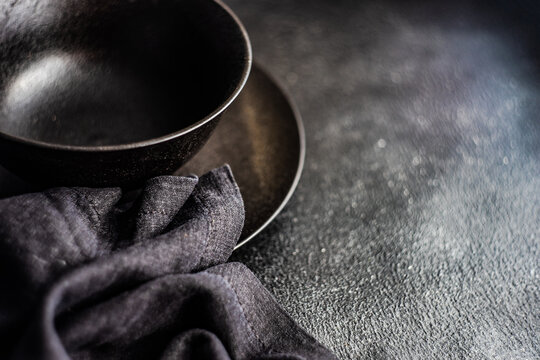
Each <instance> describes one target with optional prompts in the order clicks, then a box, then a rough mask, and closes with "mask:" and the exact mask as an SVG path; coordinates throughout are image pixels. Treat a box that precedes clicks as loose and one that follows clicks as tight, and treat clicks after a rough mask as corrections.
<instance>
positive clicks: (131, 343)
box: [0, 167, 334, 359]
mask: <svg viewBox="0 0 540 360" xmlns="http://www.w3.org/2000/svg"><path fill="white" fill-rule="evenodd" d="M132 198H133V196H132ZM243 221H244V209H243V203H242V199H241V196H240V192H239V190H238V187H237V185H236V183H235V182H234V179H233V176H232V174H231V171H230V169H229V168H228V167H222V168H220V169H217V170H214V171H212V172H210V173H208V174H206V175H204V176H203V177H201V178H200V179H198V178H196V177H176V176H163V177H157V178H154V179H151V180H149V181H148V182H147V184H146V185H145V187H144V189H143V190H142V191H140V193H138V194H136V196H135V197H134V198H133V199H132V200H131V201H129V200H127V199H126V195H125V194H124V195H123V194H122V191H121V189H119V188H107V189H89V188H56V189H50V190H47V191H44V192H41V193H33V194H25V195H20V196H16V197H11V198H7V199H3V200H0V294H1V296H0V338H1V339H3V342H4V345H3V346H1V347H0V358H2V359H5V358H13V359H231V358H232V359H254V358H257V359H334V356H333V355H332V354H331V353H330V352H329V351H328V350H326V349H325V348H323V347H322V346H321V345H320V344H318V343H317V342H316V341H315V340H314V339H313V338H312V337H311V336H309V335H308V334H306V333H305V332H304V331H303V330H302V329H300V328H299V327H298V326H297V325H296V324H295V323H294V322H293V321H292V320H291V318H290V317H289V316H288V315H287V314H286V313H285V312H284V311H283V310H282V309H281V308H280V307H279V306H278V304H277V303H276V302H275V300H274V299H273V297H272V296H271V295H270V293H269V292H268V291H267V290H266V289H264V287H263V286H262V285H261V283H260V282H259V281H258V280H257V279H256V278H255V276H254V275H253V274H252V273H251V272H250V271H249V270H248V269H247V268H246V267H245V266H243V265H242V264H239V263H225V261H226V260H227V259H228V258H229V256H230V255H231V253H232V250H233V247H234V245H235V244H236V242H237V240H238V237H239V236H240V232H241V230H242V226H243Z"/></svg>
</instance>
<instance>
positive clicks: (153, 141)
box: [0, 0, 253, 152]
mask: <svg viewBox="0 0 540 360" xmlns="http://www.w3.org/2000/svg"><path fill="white" fill-rule="evenodd" d="M209 1H211V2H213V3H216V4H217V5H218V6H219V7H221V9H223V10H225V12H226V13H227V14H228V15H229V16H230V17H231V19H232V20H233V21H234V23H235V24H236V26H237V27H238V29H239V30H240V35H241V37H242V39H243V43H244V47H245V53H246V58H245V62H244V68H243V70H242V74H241V77H240V80H239V81H238V83H237V84H236V86H235V88H234V90H233V91H232V93H231V95H229V97H228V98H227V99H226V100H224V101H223V102H221V104H220V105H219V106H218V107H217V108H216V109H215V110H214V111H212V112H211V113H210V114H208V115H206V116H205V117H203V118H202V119H201V120H198V121H197V122H195V123H193V124H191V125H189V126H187V127H184V128H182V129H180V130H178V131H175V132H172V133H169V134H166V135H163V136H158V137H155V138H150V139H147V140H141V141H135V142H130V143H125V144H118V145H99V146H88V145H68V144H59V143H51V142H46V141H40V140H34V139H30V138H26V137H22V136H17V135H12V134H8V133H6V132H4V131H2V130H0V137H4V138H6V139H8V140H11V141H14V142H17V143H22V144H25V145H31V146H35V147H39V148H45V149H51V150H67V151H81V152H112V151H120V150H128V149H137V148H143V147H147V146H152V145H157V144H160V143H163V142H166V141H169V140H172V139H174V138H178V137H181V136H182V135H185V134H187V133H189V132H191V131H193V130H195V129H197V128H199V127H201V126H203V125H205V124H206V123H208V122H210V121H212V120H214V119H215V118H217V117H218V116H220V115H221V114H222V113H223V112H224V111H225V110H226V109H227V108H228V107H229V105H231V103H232V102H233V101H234V100H235V99H236V98H237V97H238V95H239V94H240V92H241V91H242V89H243V88H244V86H245V84H246V82H247V79H248V77H249V74H250V71H251V67H252V64H253V51H252V47H251V42H250V39H249V35H248V33H247V31H246V29H245V27H244V25H243V24H242V22H241V21H240V19H239V18H238V16H237V15H236V14H235V13H234V12H233V11H232V10H231V8H229V6H227V5H226V4H225V3H223V2H222V1H221V0H209Z"/></svg>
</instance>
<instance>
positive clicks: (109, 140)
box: [0, 0, 248, 146]
mask: <svg viewBox="0 0 540 360" xmlns="http://www.w3.org/2000/svg"><path fill="white" fill-rule="evenodd" d="M9 13H10V14H9V18H8V19H7V20H8V21H7V24H8V25H7V29H6V31H4V32H3V33H2V34H3V35H1V38H0V101H1V102H0V132H4V133H6V134H9V135H12V136H16V137H21V138H25V139H31V140H37V141H41V142H46V143H53V144H63V145H76V146H102V145H119V144H127V143H133V142H138V141H144V140H147V139H152V138H156V137H160V136H164V135H167V134H170V133H174V132H177V131H179V130H182V129H183V128H185V127H187V126H189V125H192V124H194V123H196V122H197V121H199V120H201V119H203V118H204V117H205V116H207V115H209V114H210V113H212V112H213V111H215V110H216V109H218V108H219V107H220V105H221V104H222V103H223V102H224V101H226V100H227V99H228V98H229V97H230V96H231V95H232V94H233V92H234V91H235V89H236V88H237V86H238V85H239V83H240V82H241V79H242V74H243V71H244V68H245V63H246V59H247V57H248V54H247V47H246V41H245V38H244V36H243V34H242V30H241V29H240V27H239V26H238V24H237V23H236V21H235V20H234V19H233V18H232V17H231V16H230V15H229V14H228V13H227V12H226V10H225V9H223V8H222V7H221V6H220V5H219V4H218V3H216V2H214V1H212V0H159V1H153V0H139V1H110V0H99V1H91V2H87V1H67V0H63V1H58V0H50V1H42V2H41V8H39V9H35V1H24V0H23V1H19V2H17V3H16V4H15V8H14V10H11V11H10V12H9Z"/></svg>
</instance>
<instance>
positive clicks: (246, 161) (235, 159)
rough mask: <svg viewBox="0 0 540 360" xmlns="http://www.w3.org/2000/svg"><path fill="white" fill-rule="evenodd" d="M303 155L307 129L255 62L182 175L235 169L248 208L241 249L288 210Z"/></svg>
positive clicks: (290, 104) (286, 96)
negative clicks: (238, 91)
mask: <svg viewBox="0 0 540 360" xmlns="http://www.w3.org/2000/svg"><path fill="white" fill-rule="evenodd" d="M304 153H305V143H304V128H303V126H302V120H301V118H300V115H299V113H298V111H297V110H296V108H295V106H294V104H293V102H292V100H291V98H290V97H289V96H288V95H287V94H286V92H285V91H284V90H283V89H282V88H281V87H280V86H279V85H277V83H276V81H275V80H274V79H272V78H271V77H270V76H269V75H268V74H267V73H266V72H264V71H263V70H261V67H260V66H259V65H257V64H255V65H254V66H253V68H252V70H251V74H250V76H249V79H248V82H247V84H246V86H245V88H244V90H243V91H242V93H241V94H240V96H239V97H238V98H237V100H236V101H235V102H234V104H233V105H232V106H231V108H230V109H229V110H228V111H227V113H225V114H224V115H223V118H222V119H221V122H220V123H219V125H218V126H217V128H216V130H214V133H213V134H212V136H211V137H210V139H209V140H208V143H207V144H206V145H205V146H204V147H203V149H202V150H201V151H200V152H199V153H198V154H197V155H195V157H194V158H193V159H191V161H189V162H188V163H187V164H186V165H185V166H184V167H183V168H182V169H181V170H180V171H179V172H178V173H179V174H187V173H195V174H203V173H205V172H206V171H208V170H210V169H213V168H215V167H217V166H220V165H222V164H224V163H228V164H229V165H230V166H231V168H232V170H233V174H234V177H235V179H236V181H237V182H238V185H239V186H240V191H241V193H242V196H243V198H244V204H245V208H246V221H245V225H244V230H243V232H242V236H241V237H240V241H239V243H238V245H237V248H238V247H240V246H242V245H244V244H245V243H246V242H247V241H249V240H250V239H252V238H253V237H255V235H257V234H258V233H259V232H260V231H261V230H262V229H264V228H265V227H266V226H267V225H268V224H269V223H270V222H271V221H272V220H273V219H274V218H275V217H276V215H277V214H278V213H279V212H280V211H281V210H282V209H283V207H284V206H285V204H286V203H287V201H288V200H289V198H290V197H291V195H292V193H293V192H294V189H295V188H296V185H297V184H298V180H299V179H300V174H301V172H302V167H303V165H304Z"/></svg>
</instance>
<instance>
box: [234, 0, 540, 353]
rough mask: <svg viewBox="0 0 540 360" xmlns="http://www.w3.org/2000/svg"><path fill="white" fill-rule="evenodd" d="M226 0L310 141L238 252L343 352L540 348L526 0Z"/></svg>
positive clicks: (538, 105)
mask: <svg viewBox="0 0 540 360" xmlns="http://www.w3.org/2000/svg"><path fill="white" fill-rule="evenodd" d="M227 3H228V4H229V5H230V6H231V7H232V8H233V9H234V10H235V11H236V12H237V13H238V15H239V16H240V17H241V19H242V20H243V22H244V24H245V25H246V27H247V29H248V31H249V33H250V35H251V38H252V43H253V47H254V53H255V57H256V59H257V60H258V61H259V62H261V63H262V64H263V65H265V66H266V68H268V69H269V70H270V71H271V72H272V73H273V74H274V75H275V76H276V77H278V78H281V79H283V82H284V84H285V86H286V87H287V88H288V89H289V90H290V92H291V93H292V95H293V97H294V98H295V99H296V101H297V104H298V105H299V108H300V111H301V113H302V115H303V117H304V124H305V127H306V138H307V157H306V167H305V171H304V174H303V177H302V179H301V181H300V185H299V187H298V190H297V192H296V194H295V195H294V196H293V199H292V201H291V202H290V203H289V205H288V206H287V207H286V209H285V211H284V212H283V213H282V214H281V215H280V216H279V217H278V218H277V220H276V221H275V222H274V223H273V224H272V225H271V226H270V227H269V228H268V229H266V230H265V231H264V232H263V233H262V234H260V235H259V236H258V237H257V238H256V239H255V240H254V241H253V242H252V243H250V244H249V245H247V246H246V247H245V248H243V249H241V250H240V251H239V252H238V253H237V254H236V255H235V259H236V260H240V261H243V262H244V263H246V264H247V265H248V266H249V267H250V268H251V269H253V270H254V272H255V273H256V274H257V275H258V276H259V277H260V278H261V280H262V281H263V283H264V284H265V285H266V286H268V287H269V289H270V290H271V291H272V292H273V293H274V294H275V296H276V297H277V299H278V301H279V302H280V303H281V304H282V305H283V306H284V307H285V309H287V310H288V311H289V312H290V314H291V315H292V316H293V317H294V318H295V319H296V321H298V322H299V323H300V324H301V325H302V326H303V327H305V328H306V329H307V330H308V331H310V332H311V333H312V334H313V335H314V336H315V337H316V338H318V339H319V340H320V341H321V342H322V343H324V344H326V345H327V346H328V347H330V348H331V349H332V350H333V351H334V352H335V353H336V355H337V356H338V357H340V358H343V359H357V358H366V359H371V358H404V359H408V358H419V359H426V358H433V359H441V358H474V359H483V358H488V359H510V358H512V359H538V358H540V342H539V340H538V339H539V338H540V267H539V263H540V244H539V233H540V230H539V229H540V215H539V210H540V176H539V175H540V120H539V117H540V73H539V71H540V61H538V60H539V57H538V53H539V52H538V49H537V48H536V49H535V46H538V45H539V44H540V42H539V41H538V29H535V28H534V27H531V26H529V25H528V24H529V23H534V22H535V19H534V15H531V13H532V11H529V10H531V9H530V8H529V9H527V6H528V5H527V4H526V1H525V2H522V3H520V4H518V5H511V6H509V7H505V5H500V4H499V5H500V6H499V8H498V9H487V8H483V7H482V6H480V5H478V6H472V5H467V4H460V3H455V2H452V5H450V4H449V3H450V2H448V3H446V2H445V3H442V4H435V3H433V2H431V3H426V4H423V3H417V2H403V3H400V2H387V1H384V2H380V1H373V2H361V1H356V0H350V1H346V0H336V1H307V0H294V1H266V0H257V1H247V0H228V1H227ZM405 3H406V4H405ZM520 6H523V8H520Z"/></svg>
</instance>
